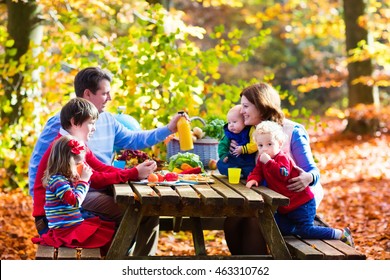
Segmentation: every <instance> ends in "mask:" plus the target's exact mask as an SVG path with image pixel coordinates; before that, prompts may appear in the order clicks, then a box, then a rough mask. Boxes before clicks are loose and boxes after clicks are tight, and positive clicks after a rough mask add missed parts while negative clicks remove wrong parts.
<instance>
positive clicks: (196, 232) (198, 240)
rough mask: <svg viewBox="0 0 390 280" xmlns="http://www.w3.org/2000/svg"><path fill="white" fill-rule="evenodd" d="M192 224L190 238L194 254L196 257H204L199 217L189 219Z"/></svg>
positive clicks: (204, 251) (204, 248)
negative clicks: (192, 242)
mask: <svg viewBox="0 0 390 280" xmlns="http://www.w3.org/2000/svg"><path fill="white" fill-rule="evenodd" d="M190 220H191V224H192V238H193V240H194V247H195V254H196V255H197V256H206V247H205V244H204V236H203V228H202V222H201V220H200V217H190Z"/></svg>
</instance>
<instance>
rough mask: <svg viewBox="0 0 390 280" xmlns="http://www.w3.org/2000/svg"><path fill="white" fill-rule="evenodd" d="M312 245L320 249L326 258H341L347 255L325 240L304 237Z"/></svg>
mask: <svg viewBox="0 0 390 280" xmlns="http://www.w3.org/2000/svg"><path fill="white" fill-rule="evenodd" d="M302 240H303V241H304V242H305V243H307V244H308V245H309V246H310V247H312V248H314V249H316V250H318V251H320V252H321V253H323V254H324V259H326V260H341V259H345V258H346V256H345V255H344V254H343V253H341V252H340V251H339V250H336V249H335V248H333V247H332V246H330V245H328V244H327V243H326V242H324V241H323V240H319V239H302Z"/></svg>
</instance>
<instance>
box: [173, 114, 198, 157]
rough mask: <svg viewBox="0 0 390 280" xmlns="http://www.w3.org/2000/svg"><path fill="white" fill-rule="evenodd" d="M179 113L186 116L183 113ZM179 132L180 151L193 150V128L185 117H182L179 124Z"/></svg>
mask: <svg viewBox="0 0 390 280" xmlns="http://www.w3.org/2000/svg"><path fill="white" fill-rule="evenodd" d="M179 113H181V114H184V113H183V112H179ZM177 130H178V133H179V143H180V150H182V151H187V150H192V149H193V148H194V143H193V141H192V134H191V126H190V122H189V121H188V120H187V119H186V117H185V116H182V117H181V118H180V119H179V121H178V122H177Z"/></svg>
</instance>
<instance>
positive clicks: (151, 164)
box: [135, 160, 157, 180]
mask: <svg viewBox="0 0 390 280" xmlns="http://www.w3.org/2000/svg"><path fill="white" fill-rule="evenodd" d="M135 168H137V170H138V179H139V180H142V179H145V178H147V177H148V176H149V174H151V173H153V171H154V170H156V169H157V164H156V162H155V161H154V160H145V161H144V162H143V163H140V164H138V165H137V166H136V167H135Z"/></svg>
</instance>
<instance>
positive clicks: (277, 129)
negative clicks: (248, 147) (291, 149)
mask: <svg viewBox="0 0 390 280" xmlns="http://www.w3.org/2000/svg"><path fill="white" fill-rule="evenodd" d="M268 133H269V134H270V135H271V139H272V140H273V141H277V142H279V143H280V144H283V143H284V141H286V140H287V135H286V134H285V133H284V132H283V128H282V126H280V125H279V124H278V123H276V122H272V121H262V122H261V123H259V124H258V125H256V130H255V131H254V132H253V139H254V140H255V142H257V141H256V138H257V136H259V135H261V134H268Z"/></svg>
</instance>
